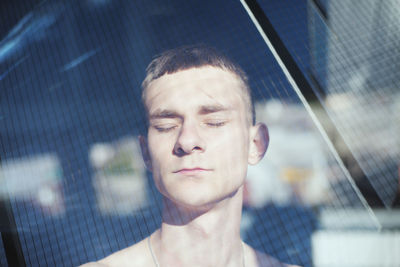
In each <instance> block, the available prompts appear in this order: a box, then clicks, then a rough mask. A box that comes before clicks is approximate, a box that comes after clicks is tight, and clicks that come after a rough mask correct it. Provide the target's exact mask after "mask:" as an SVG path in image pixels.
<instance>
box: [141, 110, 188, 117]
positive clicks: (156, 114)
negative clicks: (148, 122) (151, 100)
mask: <svg viewBox="0 0 400 267" xmlns="http://www.w3.org/2000/svg"><path fill="white" fill-rule="evenodd" d="M179 117H181V116H180V115H179V114H178V113H177V112H175V111H172V110H165V109H164V110H157V111H155V112H153V113H152V114H150V117H149V118H150V119H163V118H179Z"/></svg>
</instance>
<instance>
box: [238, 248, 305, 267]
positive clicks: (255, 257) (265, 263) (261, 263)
mask: <svg viewBox="0 0 400 267" xmlns="http://www.w3.org/2000/svg"><path fill="white" fill-rule="evenodd" d="M245 250H246V255H248V256H249V259H246V261H248V262H249V263H250V264H249V266H257V267H300V266H297V265H289V264H286V263H283V262H280V261H279V260H277V259H275V258H274V257H272V256H270V255H268V254H266V253H264V252H261V251H258V250H255V249H253V248H252V247H250V246H248V245H245ZM246 265H247V264H246Z"/></svg>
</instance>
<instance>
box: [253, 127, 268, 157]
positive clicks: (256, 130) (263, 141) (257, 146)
mask: <svg viewBox="0 0 400 267" xmlns="http://www.w3.org/2000/svg"><path fill="white" fill-rule="evenodd" d="M268 144H269V133H268V128H267V126H266V125H265V124H264V123H257V124H256V125H254V126H252V128H251V129H250V147H249V159H248V161H249V164H250V165H255V164H257V163H258V162H259V161H260V160H261V159H262V158H263V157H264V154H265V152H266V151H267V148H268Z"/></svg>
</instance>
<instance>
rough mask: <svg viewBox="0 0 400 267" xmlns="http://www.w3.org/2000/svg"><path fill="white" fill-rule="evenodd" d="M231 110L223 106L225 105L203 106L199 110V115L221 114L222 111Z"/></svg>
mask: <svg viewBox="0 0 400 267" xmlns="http://www.w3.org/2000/svg"><path fill="white" fill-rule="evenodd" d="M228 110H230V108H229V107H226V106H223V105H218V104H216V105H205V106H201V107H200V110H199V114H201V115H206V114H210V113H215V112H220V111H228Z"/></svg>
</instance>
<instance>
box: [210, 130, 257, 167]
mask: <svg viewBox="0 0 400 267" xmlns="http://www.w3.org/2000/svg"><path fill="white" fill-rule="evenodd" d="M248 139H249V138H248V133H247V131H244V130H242V129H240V128H239V127H235V128H233V129H231V130H229V131H226V133H225V134H224V135H222V136H221V138H220V139H219V140H216V144H217V147H216V149H215V151H216V153H218V154H219V156H217V159H219V161H220V163H221V164H224V165H226V166H225V167H228V168H232V169H237V168H242V167H243V166H247V160H248V151H249V141H248Z"/></svg>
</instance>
